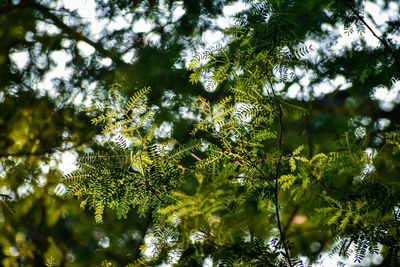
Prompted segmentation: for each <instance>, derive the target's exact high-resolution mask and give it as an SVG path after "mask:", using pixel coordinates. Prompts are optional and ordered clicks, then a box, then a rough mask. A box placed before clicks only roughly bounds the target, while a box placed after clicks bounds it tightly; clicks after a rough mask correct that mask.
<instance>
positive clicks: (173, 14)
mask: <svg viewBox="0 0 400 267" xmlns="http://www.w3.org/2000/svg"><path fill="white" fill-rule="evenodd" d="M238 2H239V1H235V0H232V1H229V0H226V1H224V0H218V1H209V0H200V1H194V0H183V1H173V0H166V1H158V0H148V1H128V0H116V1H103V0H95V1H94V4H95V11H96V14H95V16H96V21H90V20H89V19H88V18H86V17H85V16H83V15H82V11H79V10H72V9H71V8H69V7H68V3H67V1H49V0H1V1H0V25H2V27H0V137H1V138H0V175H1V176H0V189H1V191H0V193H1V194H2V195H1V203H2V204H1V206H0V207H1V213H0V232H1V236H0V247H1V251H0V262H1V264H2V265H3V266H43V265H44V264H45V261H46V259H47V258H48V257H49V256H51V255H52V256H54V257H55V259H56V263H57V265H59V266H72V265H73V266H99V265H100V263H101V262H102V261H103V260H104V259H109V260H112V261H113V262H114V263H116V264H118V265H120V266H123V265H125V264H127V263H128V262H132V261H133V260H134V259H135V258H137V257H138V256H139V254H140V252H139V247H140V246H141V245H142V244H143V240H144V236H145V234H146V233H147V232H148V231H150V229H151V224H152V220H151V218H150V214H149V216H148V217H146V218H138V217H137V216H136V213H135V211H132V212H130V215H129V217H128V218H127V219H126V220H120V221H118V220H117V217H116V215H115V214H114V213H108V211H107V210H106V213H105V216H104V221H103V223H102V224H95V223H94V219H93V217H92V216H90V215H89V214H87V213H86V211H83V210H82V209H79V203H78V202H75V201H74V200H65V199H64V198H63V197H62V196H61V193H62V191H63V186H62V185H61V184H60V181H61V177H62V175H63V173H62V171H61V170H60V166H61V165H60V163H62V161H64V164H65V160H68V161H69V162H68V164H70V165H71V166H72V164H73V159H71V157H69V158H63V157H62V156H63V155H65V154H64V153H70V155H71V154H72V155H78V154H80V153H84V152H87V151H93V150H96V148H97V147H99V146H100V145H101V144H100V143H99V142H98V139H96V138H94V137H95V136H96V135H97V134H98V133H99V131H100V128H98V127H95V126H93V125H92V124H91V118H92V114H90V113H88V112H85V109H84V107H85V106H88V105H91V104H92V103H95V102H98V101H102V100H103V99H105V97H106V95H107V91H108V90H109V88H110V87H111V84H114V83H119V84H121V85H123V86H122V87H121V88H123V91H122V93H123V94H124V95H126V96H130V95H132V94H133V92H135V91H136V90H138V89H140V88H142V87H144V86H151V88H152V91H151V94H150V96H149V103H150V105H152V106H155V107H158V109H159V110H160V111H161V112H158V113H157V114H158V115H157V116H156V117H155V122H156V123H157V124H158V125H164V126H165V128H164V129H170V131H169V132H168V133H166V134H170V135H171V136H172V137H173V138H175V139H176V140H178V141H179V142H182V143H183V142H185V141H186V140H187V139H188V137H189V133H190V131H191V130H192V128H193V123H194V122H195V119H196V118H197V115H198V114H197V112H196V111H195V110H194V109H193V107H192V104H193V101H194V99H195V97H196V96H198V95H200V96H203V97H204V98H205V99H207V100H209V101H210V102H211V103H215V102H216V101H218V100H220V99H221V98H222V97H223V96H225V95H226V94H227V89H228V88H229V80H227V81H225V82H222V83H221V84H218V85H217V86H216V87H215V88H213V89H212V90H207V89H206V86H205V85H202V84H201V83H198V84H194V85H193V84H192V83H190V82H189V75H190V71H189V70H188V68H187V62H188V61H189V60H190V59H191V58H192V56H193V55H194V54H195V53H196V52H199V51H200V50H201V49H202V48H204V47H207V46H208V45H209V43H210V40H208V38H209V36H211V33H216V32H218V31H220V30H221V27H220V26H218V25H219V24H218V23H217V21H218V19H221V18H223V17H224V16H225V15H224V10H225V11H226V8H227V7H229V6H232V5H233V4H237V3H238ZM243 2H245V3H250V2H252V1H243ZM269 3H271V4H272V6H273V7H274V8H275V11H276V12H275V14H276V16H275V17H271V18H269V19H270V20H278V22H280V23H274V25H278V26H279V25H281V26H282V27H281V28H277V29H274V30H273V31H272V32H273V33H274V34H273V35H268V33H267V34H265V32H263V31H264V30H265V27H266V26H265V25H268V23H270V22H269V21H268V20H267V19H266V21H265V23H261V24H260V27H259V28H258V29H257V30H256V31H259V32H260V34H264V37H265V39H263V40H260V41H259V43H257V45H258V46H259V47H260V48H262V47H263V46H271V45H273V42H274V41H273V40H274V38H278V39H279V38H280V35H279V34H282V35H283V34H286V35H287V34H290V35H291V36H292V38H293V40H292V41H297V40H307V41H309V42H310V43H306V44H305V45H306V47H309V48H310V53H307V58H306V59H305V60H302V61H301V63H299V64H298V65H297V66H291V67H292V71H293V73H294V74H295V77H294V78H291V79H287V80H285V82H280V81H279V79H276V84H277V86H279V88H280V90H279V94H281V95H282V96H284V97H285V98H286V100H287V101H288V103H293V104H300V105H302V106H305V107H307V108H308V109H309V110H310V113H309V114H308V115H307V116H305V117H299V116H295V115H293V116H292V115H290V116H289V117H288V118H287V121H288V125H287V126H286V129H285V140H287V141H286V143H285V144H284V146H283V148H284V150H285V151H287V152H291V151H293V150H294V148H296V147H298V146H299V145H300V144H307V146H306V151H307V153H308V154H309V156H313V155H315V154H316V153H318V152H326V151H332V150H333V151H334V150H335V149H336V148H338V147H340V144H338V142H337V140H338V139H339V138H340V137H341V136H342V135H343V134H344V133H345V132H347V133H348V134H349V135H351V136H353V137H358V136H364V135H365V134H367V135H368V137H369V140H370V141H369V144H368V147H370V151H374V149H379V148H380V146H382V144H383V139H384V138H383V131H388V130H398V129H399V118H400V105H399V103H400V96H399V82H398V79H399V78H400V67H399V60H400V59H399V58H400V49H399V35H400V33H399V26H400V22H399V14H400V12H399V11H400V10H399V8H400V6H399V4H398V2H397V1H389V0H382V1H377V2H376V1H359V0H353V1H351V0H349V1H342V0H338V1H325V0H320V1H290V0H282V1H278V0H274V1H269ZM351 8H354V9H355V10H356V11H357V12H360V15H361V16H364V17H365V18H368V21H369V22H370V23H371V25H370V26H371V27H373V29H375V32H376V33H377V35H378V37H380V38H381V41H379V40H378V39H376V41H377V42H376V43H375V44H373V45H371V44H369V43H368V42H367V41H366V39H365V36H367V34H370V33H369V29H368V28H366V27H365V25H364V26H363V25H362V23H360V22H359V21H360V19H359V18H358V17H357V16H356V14H358V13H357V12H356V13H354V12H353V10H351ZM371 8H375V9H377V10H379V11H378V13H380V14H382V17H381V18H379V19H377V18H376V17H373V16H374V14H377V12H373V11H375V10H371ZM83 12H85V11H83ZM88 12H89V11H88ZM393 14H394V15H393ZM242 15H247V16H248V17H249V18H251V13H247V14H246V13H245V12H244V13H243V14H242ZM231 21H232V18H231ZM145 22H147V24H146V23H145ZM94 25H97V27H94ZM135 25H139V26H136V28H135ZM146 25H150V26H149V27H147V26H146ZM137 27H139V29H137ZM346 34H347V35H346ZM350 37H351V38H350ZM285 38H286V39H285V40H287V36H286V37H285ZM346 38H347V39H348V40H351V41H347V42H346V45H339V46H338V44H340V43H341V42H344V40H345V39H346ZM382 40H383V41H384V42H382ZM226 41H228V42H229V40H226ZM310 44H312V47H310V46H309V45H310ZM280 74H281V75H289V76H290V73H285V72H281V73H280ZM277 76H279V75H277ZM377 91H384V92H386V93H387V94H388V95H391V96H392V97H391V98H390V99H386V100H382V99H380V98H379V97H377V96H376V92H377ZM388 157H389V158H390V157H391V154H390V153H388ZM386 165H389V166H391V165H390V164H388V162H387V161H385V160H383V163H382V165H381V166H382V168H383V169H385V170H386V174H387V176H388V177H390V179H393V180H396V179H398V174H397V173H396V172H395V171H393V168H394V169H396V168H395V167H393V168H392V169H391V168H386V167H384V166H386ZM378 167H380V166H378ZM298 209H299V208H298V207H294V210H287V211H284V215H283V216H284V218H286V219H288V218H290V216H292V215H293V214H296V212H298ZM13 211H15V212H13ZM285 216H286V217H285ZM296 227H297V226H296ZM299 227H300V226H299ZM291 231H292V232H290V235H296V231H298V232H301V231H303V229H301V228H299V229H297V228H293V229H292V230H291ZM326 238H327V237H326V236H324V235H323V234H321V235H320V243H321V244H324V242H327V240H326ZM302 242H303V243H304V244H309V242H307V235H301V239H299V240H296V242H295V243H297V244H303V243H302ZM299 246H301V245H299ZM299 249H300V248H299ZM310 251H311V250H310V249H305V250H301V253H304V254H305V255H307V253H308V254H310V253H311V254H312V253H314V252H312V251H311V252H310Z"/></svg>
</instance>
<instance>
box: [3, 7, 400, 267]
mask: <svg viewBox="0 0 400 267" xmlns="http://www.w3.org/2000/svg"><path fill="white" fill-rule="evenodd" d="M63 4H64V6H65V8H67V9H70V10H77V12H78V14H79V15H80V16H81V17H82V18H84V19H85V20H86V21H87V24H88V25H89V27H90V32H91V38H94V39H97V38H99V37H100V32H101V31H102V29H103V28H104V27H110V28H113V29H120V28H122V27H125V26H128V23H127V20H126V19H125V18H124V15H123V14H122V15H121V16H120V17H118V18H117V19H115V20H114V21H112V22H111V23H109V24H108V25H107V23H108V20H107V19H101V20H99V19H96V12H95V2H94V0H65V1H64V3H63ZM382 4H383V1H371V2H367V3H366V5H365V10H364V11H365V12H366V13H369V14H370V15H371V17H372V18H373V19H374V20H375V22H376V24H377V25H381V26H380V27H378V28H377V27H375V26H374V23H372V21H371V20H370V18H369V17H368V16H365V20H366V21H367V23H368V24H369V25H370V26H371V27H372V28H373V30H374V31H375V32H376V33H377V34H378V35H380V34H381V30H384V27H386V26H385V25H384V21H387V20H388V18H389V17H392V18H393V17H396V16H398V14H397V13H396V10H398V6H396V5H399V4H400V3H397V4H396V3H391V5H392V6H391V8H390V9H389V11H388V12H387V13H384V12H381V11H380V6H381V5H382ZM245 8H246V5H245V4H243V3H239V4H236V5H233V6H227V7H225V8H224V10H223V11H224V15H225V16H224V17H219V18H218V19H216V20H215V21H214V22H215V23H216V24H217V25H218V26H220V27H221V28H225V27H228V26H229V25H231V24H233V19H232V15H234V14H235V13H237V12H239V11H240V10H243V9H245ZM183 14H184V10H183V8H182V7H181V6H179V5H178V6H177V7H176V8H175V10H174V11H173V16H174V17H175V19H176V20H177V19H179V17H181V16H182V15H183ZM125 16H129V14H126V15H125ZM37 27H39V28H41V29H42V30H43V31H47V32H49V33H57V32H58V31H59V29H57V28H56V27H55V26H51V25H49V24H45V23H44V22H43V23H42V24H40V23H39V24H38V25H37ZM151 27H152V25H151V23H150V22H148V21H146V20H144V19H142V20H140V21H139V22H137V23H136V24H135V25H133V30H134V31H135V32H147V31H149V30H150V29H151ZM322 27H323V28H325V29H327V30H330V31H333V32H340V33H341V35H342V37H341V38H340V39H339V42H338V43H337V44H336V45H335V47H334V48H333V49H332V51H333V52H335V51H338V50H340V49H341V48H343V47H346V46H350V45H351V44H352V42H354V41H355V40H357V39H359V38H364V39H365V40H366V42H367V44H368V45H370V46H372V47H376V46H378V45H379V41H378V40H377V39H376V38H375V37H374V36H373V35H372V33H371V32H369V31H368V29H366V31H365V33H364V34H362V35H360V34H358V33H357V32H356V31H354V32H353V33H352V34H350V35H347V34H345V31H344V27H343V25H337V27H336V28H332V27H331V26H329V25H322ZM392 37H393V36H392ZM27 38H29V36H27ZM148 38H149V41H154V42H156V41H157V39H156V37H155V36H149V37H148ZM396 38H397V39H395V41H397V42H398V43H400V38H398V37H396ZM202 39H203V40H204V41H207V46H215V45H216V44H217V43H223V35H222V34H221V33H220V32H213V31H207V32H205V33H204V34H203V36H202ZM66 42H68V41H66ZM64 45H68V43H65V44H64ZM306 45H312V46H313V48H314V49H318V44H317V43H316V42H313V41H312V40H310V41H308V42H306ZM78 48H79V50H80V53H81V54H82V55H84V56H90V55H91V54H93V53H94V48H93V47H91V46H90V45H89V44H87V43H85V42H82V41H79V42H78ZM188 54H189V55H190V54H191V55H194V53H193V51H188ZM51 57H52V58H53V59H54V60H55V62H57V66H56V68H55V69H54V71H52V72H51V73H49V74H48V75H47V76H46V77H45V79H44V80H43V81H42V82H40V83H39V84H37V88H38V91H39V92H41V90H42V93H43V94H44V93H45V92H44V91H43V89H42V88H52V82H51V80H52V79H53V78H56V77H57V78H60V77H67V76H68V75H70V72H71V71H72V70H69V69H68V68H66V64H67V62H68V61H69V60H71V56H70V55H67V54H66V53H64V52H62V51H58V52H53V53H52V55H51ZM307 57H313V53H312V52H311V53H310V54H308V55H307ZM28 58H29V55H28V54H27V52H23V51H20V52H15V53H13V54H12V55H11V59H12V61H13V62H15V63H16V64H17V66H19V67H23V66H24V65H25V64H26V62H27V60H28ZM123 60H124V61H126V62H132V61H133V60H134V52H132V51H131V52H128V53H126V54H125V55H124V56H123ZM102 63H103V64H104V65H110V64H111V59H109V58H105V59H104V60H103V62H102ZM302 72H303V71H302V70H299V69H296V70H295V73H296V74H298V75H300V74H302ZM312 75H313V74H312V73H306V75H304V76H303V78H302V79H301V80H300V81H299V83H300V84H301V85H303V86H307V85H308V83H309V81H310V78H311V77H312ZM95 86H96V84H87V87H88V88H86V89H87V90H90V89H93V88H94V87H95ZM349 86H351V84H349V83H348V82H347V81H345V79H344V77H342V76H338V77H337V78H336V79H334V80H331V81H325V82H323V83H321V84H320V85H319V86H317V87H315V88H313V89H314V90H315V92H316V95H317V96H318V95H322V94H326V93H329V92H331V91H333V90H335V88H340V90H344V89H346V88H348V87H349ZM279 87H281V88H282V87H283V84H280V85H277V88H279ZM46 90H48V89H46ZM51 90H52V89H50V94H51V93H56V91H55V89H53V90H54V91H53V92H52V91H51ZM299 91H300V86H299V85H298V84H294V85H292V86H291V87H290V88H289V90H288V93H287V96H288V97H293V98H294V97H302V96H301V95H299ZM81 97H82V96H79V95H77V96H76V102H77V103H78V102H80V101H81V100H82V98H81ZM371 97H373V98H375V99H377V100H379V101H380V106H381V108H382V109H384V110H390V109H391V108H392V107H393V105H394V104H395V103H399V102H400V82H399V81H397V82H394V83H393V85H392V87H391V88H387V87H384V86H380V87H377V88H375V93H374V94H373V95H372V96H371ZM60 156H61V161H60V162H56V161H54V162H53V163H52V164H55V165H58V166H59V168H60V169H61V170H62V171H63V172H64V173H70V172H71V171H72V170H73V169H74V168H75V166H74V162H75V160H76V154H75V153H74V152H64V153H62V154H60ZM26 190H28V189H26ZM28 191H29V190H28ZM60 191H62V188H61V189H60ZM148 240H151V237H148ZM104 245H107V242H105V243H104ZM149 253H150V254H151V247H150V248H149V249H148V250H147V251H145V254H149ZM150 254H149V255H150ZM338 260H339V259H338V258H337V257H333V258H329V257H328V256H327V255H326V256H325V259H324V261H323V265H324V266H335V265H336V264H337V262H338ZM381 260H382V258H381V257H380V256H374V257H372V258H366V259H365V262H363V265H366V264H367V262H368V261H372V262H374V263H378V262H379V261H381ZM206 262H207V263H206V264H205V266H211V262H210V261H206ZM348 263H351V261H350V262H348Z"/></svg>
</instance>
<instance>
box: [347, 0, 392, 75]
mask: <svg viewBox="0 0 400 267" xmlns="http://www.w3.org/2000/svg"><path fill="white" fill-rule="evenodd" d="M344 4H345V5H346V6H347V7H348V8H349V9H350V10H351V11H352V12H353V14H354V15H356V17H357V18H358V19H359V20H360V21H361V22H362V23H363V24H364V25H365V27H367V28H368V30H369V31H370V32H371V33H372V35H373V36H375V37H376V38H377V39H378V40H379V41H380V42H381V43H382V44H383V46H384V47H385V49H386V50H387V51H388V52H389V53H390V55H391V56H392V57H393V60H394V62H395V64H396V65H397V67H399V68H400V62H399V61H398V58H397V57H396V55H395V53H394V52H393V50H392V49H391V48H390V46H389V44H388V42H387V41H386V39H385V38H384V37H380V36H378V35H377V34H376V33H375V32H374V30H372V28H371V27H370V26H369V25H368V23H367V22H366V21H365V20H364V18H363V17H362V16H361V15H360V13H359V12H358V11H357V10H356V9H354V7H352V6H351V5H350V4H349V3H347V1H344Z"/></svg>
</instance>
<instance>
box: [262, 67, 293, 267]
mask: <svg viewBox="0 0 400 267" xmlns="http://www.w3.org/2000/svg"><path fill="white" fill-rule="evenodd" d="M267 80H268V83H269V85H270V87H271V91H272V94H273V96H274V98H275V99H277V95H276V94H275V90H274V87H273V85H272V82H271V80H270V78H269V77H268V74H267ZM277 104H278V113H277V116H278V124H279V135H278V153H279V157H278V162H277V163H276V169H275V192H274V193H275V213H276V220H277V224H278V229H279V235H280V237H281V241H282V245H283V248H284V250H285V256H286V259H287V261H288V264H289V266H290V267H293V264H292V261H291V260H290V254H289V249H288V247H287V245H286V240H285V234H284V232H283V230H282V223H281V218H280V215H279V199H278V193H279V191H278V189H279V184H278V178H279V170H280V166H281V161H282V139H283V124H282V107H281V105H280V103H279V102H278V103H277Z"/></svg>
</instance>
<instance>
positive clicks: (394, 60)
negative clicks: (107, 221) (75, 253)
mask: <svg viewBox="0 0 400 267" xmlns="http://www.w3.org/2000/svg"><path fill="white" fill-rule="evenodd" d="M361 7H362V6H361V3H351V2H346V1H338V2H330V3H325V2H318V3H313V4H311V3H304V2H303V1H302V2H300V1H269V2H256V3H252V5H251V7H250V8H249V9H248V10H246V11H244V12H242V13H240V14H238V16H237V22H236V24H235V25H234V26H232V27H230V28H227V29H225V30H224V33H225V34H226V35H229V36H230V37H231V39H230V42H229V43H228V44H227V45H226V46H224V47H220V48H217V49H210V50H207V51H206V52H204V53H203V54H199V55H197V56H195V57H194V59H193V60H192V62H191V64H190V68H191V70H192V71H193V73H192V74H191V75H190V81H191V82H192V83H194V84H196V83H198V82H199V81H202V82H203V83H204V84H206V88H208V89H209V90H224V93H223V94H222V95H224V97H223V98H222V99H220V100H219V101H216V102H213V103H211V102H210V101H208V100H207V99H206V98H204V97H202V96H199V97H198V98H197V102H196V103H197V105H196V108H197V109H198V110H199V111H200V113H201V114H202V116H201V118H200V119H199V120H198V121H197V122H196V123H195V125H194V127H193V129H192V130H191V134H192V136H193V137H191V138H189V140H190V141H189V142H187V143H185V144H179V143H178V142H177V141H176V140H175V139H169V138H165V137H163V136H162V135H161V134H160V133H159V132H157V131H159V128H157V127H158V125H157V123H156V120H154V119H153V118H154V114H155V113H157V112H162V110H161V111H160V110H158V108H155V107H152V106H149V105H148V103H149V99H151V97H148V96H147V95H148V94H149V88H143V89H142V90H139V91H138V92H137V93H135V94H134V95H133V96H132V97H131V98H128V99H127V100H126V101H125V104H124V101H123V99H121V98H120V96H118V94H117V93H114V94H113V95H112V96H111V99H110V102H108V103H107V105H106V106H105V110H104V109H100V110H104V111H103V112H104V113H103V114H101V115H99V116H98V117H97V118H95V119H93V122H94V123H95V124H98V123H103V124H104V128H103V135H104V137H106V140H107V145H106V146H105V147H104V149H103V151H98V152H96V153H93V154H88V155H86V156H84V157H81V158H80V159H79V162H78V166H79V169H78V170H77V171H75V172H73V173H71V174H70V175H69V176H67V177H66V178H65V183H66V184H67V185H68V187H69V190H68V194H69V195H70V196H78V197H80V198H82V199H83V201H82V202H81V205H83V206H86V205H88V206H89V208H90V209H94V213H95V218H96V220H97V221H99V222H100V221H101V220H102V214H103V211H104V210H105V209H107V208H111V209H115V210H116V212H117V214H118V216H119V217H125V216H126V213H127V211H128V210H129V208H131V207H138V208H139V210H140V211H141V215H142V216H145V215H149V213H152V216H153V220H154V226H153V231H154V235H155V239H154V241H153V246H155V248H156V249H155V251H153V255H152V257H151V258H150V259H146V258H145V257H144V256H143V255H142V256H143V258H142V259H138V260H137V261H136V262H135V264H134V265H135V266H141V265H143V266H150V265H151V266H152V265H157V264H160V263H162V262H165V261H168V257H171V255H175V257H176V261H177V265H179V266H201V265H202V264H203V263H204V261H205V260H206V259H207V258H211V259H212V261H213V262H214V264H217V265H229V266H248V265H254V264H255V265H257V266H258V265H259V266H301V265H303V264H306V263H303V262H302V260H301V258H299V256H304V255H305V256H307V261H308V263H318V262H319V261H320V258H319V257H321V255H322V253H326V252H329V251H330V252H332V253H334V254H337V255H339V256H349V255H350V254H351V253H352V252H354V260H355V262H358V263H360V262H361V261H362V260H363V259H364V258H365V257H366V255H367V254H368V253H370V254H374V253H380V254H381V255H382V256H383V257H384V260H383V262H382V264H383V265H392V266H395V265H396V264H398V258H399V249H398V247H399V240H400V238H399V219H400V218H399V200H400V192H399V181H398V176H397V173H398V169H399V163H398V162H400V161H399V158H398V157H399V152H400V151H399V148H400V145H399V133H398V131H397V130H398V127H399V124H398V120H396V117H395V115H394V114H395V113H396V106H395V107H393V108H392V109H391V110H387V111H384V110H382V108H380V107H379V106H378V105H377V104H378V103H377V101H376V100H374V99H373V97H371V94H366V93H365V92H361V90H360V87H361V86H363V87H364V88H368V89H369V90H373V89H374V87H375V86H377V85H388V86H392V83H396V81H397V79H398V77H399V66H398V62H399V57H398V55H399V52H398V51H399V47H398V45H396V44H395V43H394V42H393V41H389V39H388V37H387V36H388V35H389V34H393V33H394V32H395V30H394V29H393V28H392V27H387V29H386V30H387V32H385V33H384V34H382V36H379V35H378V34H377V33H376V32H375V31H374V30H373V29H372V28H371V26H370V25H369V24H367V22H366V21H365V19H364V18H363V16H362V15H361V14H360V13H359V11H358V10H359V9H360V8H361ZM299 10H313V11H314V12H313V13H312V15H310V18H307V19H306V21H305V22H303V24H302V26H304V25H308V26H309V27H308V28H305V27H296V25H295V22H297V21H298V20H296V17H297V18H298V17H299V16H302V13H301V12H299ZM328 14H332V15H328ZM338 21H342V22H343V23H344V25H345V29H346V30H347V31H349V32H351V31H352V26H353V25H356V27H357V29H358V31H359V32H360V33H362V32H364V31H365V29H367V30H368V31H370V32H371V33H372V34H373V35H374V36H375V37H376V38H377V39H378V41H379V42H380V47H378V48H370V47H369V46H368V45H367V44H366V43H363V42H361V43H360V44H358V48H357V50H356V49H355V48H354V47H350V48H345V49H344V50H343V51H340V52H341V53H340V54H333V53H330V54H329V56H326V55H327V54H328V52H329V50H330V49H327V48H325V49H323V50H322V49H321V50H320V51H318V52H319V53H320V54H322V55H325V56H324V57H321V59H320V60H318V61H317V62H316V61H314V60H315V58H311V59H310V58H309V57H308V55H309V54H311V53H312V52H311V50H312V47H311V46H308V45H305V44H304V42H305V41H307V39H308V38H315V39H316V40H317V41H319V42H321V43H324V41H325V40H326V38H327V36H326V34H327V33H325V32H323V31H321V24H322V23H328V22H330V23H332V22H335V23H337V22H338ZM391 24H395V22H390V23H389V25H391ZM329 40H331V41H332V40H335V36H333V37H332V36H329ZM332 42H334V41H332ZM371 56H373V57H371ZM366 57H369V58H370V59H372V62H369V63H368V64H366V61H365V58H366ZM350 62H351V64H350ZM383 62H385V63H383ZM334 66H335V67H334ZM299 68H301V69H302V70H303V71H304V72H306V71H312V72H313V73H314V74H315V76H314V78H313V79H312V80H311V81H310V82H309V83H308V85H307V87H310V88H311V90H310V89H308V88H307V87H306V86H304V85H303V87H304V88H303V90H302V94H301V96H302V97H298V98H297V99H296V98H295V99H293V98H291V97H287V96H286V95H285V91H287V88H288V87H289V86H291V85H292V84H294V83H299V80H300V79H301V78H303V77H304V72H303V73H301V72H300V74H298V70H299ZM337 75H343V76H344V77H346V78H347V79H348V81H349V82H350V83H351V85H350V87H349V88H348V89H347V90H345V91H339V90H338V91H335V92H334V93H332V94H329V95H326V96H324V97H323V98H322V99H318V98H317V97H316V95H315V93H314V92H313V89H312V86H313V85H314V84H317V83H319V82H320V81H321V80H323V79H326V78H333V77H336V76H337ZM296 76H300V77H296ZM280 83H285V84H286V85H284V89H283V90H282V89H281V90H278V89H277V88H276V87H277V86H279V84H280ZM300 84H302V83H301V82H300ZM221 86H223V88H226V87H229V91H227V90H226V89H221ZM307 89H308V91H306V90H307ZM364 91H365V89H364ZM341 98H344V100H341ZM318 102H320V103H319V104H318ZM321 103H322V104H321ZM330 103H332V104H331V105H329V104H330ZM365 103H368V105H369V106H368V108H365ZM362 104H363V106H359V105H362ZM339 105H343V106H339ZM332 106H333V107H335V109H332ZM336 109H337V110H336ZM339 115H340V116H339ZM332 117H333V118H337V119H336V121H334V122H329V123H328V122H324V121H322V122H321V120H326V119H329V118H332ZM383 119H384V120H385V121H389V122H388V125H385V126H384V127H382V126H379V123H377V122H378V121H379V120H383ZM325 127H327V128H325ZM299 133H304V134H299ZM296 135H297V136H296ZM113 140H114V141H113ZM305 144H307V146H306V145H305ZM368 151H373V153H367V152H368ZM321 264H323V263H321Z"/></svg>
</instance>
